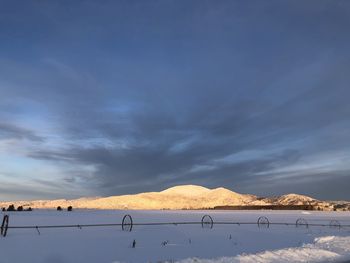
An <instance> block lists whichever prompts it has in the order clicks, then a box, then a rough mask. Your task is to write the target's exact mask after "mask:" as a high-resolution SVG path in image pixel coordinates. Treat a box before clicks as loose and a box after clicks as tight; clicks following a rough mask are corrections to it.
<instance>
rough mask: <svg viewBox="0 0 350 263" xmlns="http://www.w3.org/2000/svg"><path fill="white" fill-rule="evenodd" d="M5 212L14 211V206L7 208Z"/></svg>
mask: <svg viewBox="0 0 350 263" xmlns="http://www.w3.org/2000/svg"><path fill="white" fill-rule="evenodd" d="M7 211H15V206H14V205H9V207H8V208H7Z"/></svg>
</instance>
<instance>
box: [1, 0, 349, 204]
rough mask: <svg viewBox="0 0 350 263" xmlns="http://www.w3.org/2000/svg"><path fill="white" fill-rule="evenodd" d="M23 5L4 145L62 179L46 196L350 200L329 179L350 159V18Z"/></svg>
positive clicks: (6, 98)
mask: <svg viewBox="0 0 350 263" xmlns="http://www.w3.org/2000/svg"><path fill="white" fill-rule="evenodd" d="M14 7H15V6H13V5H11V4H6V5H4V7H3V8H2V10H1V11H0V12H1V13H0V14H4V24H3V25H5V26H1V25H0V32H1V33H2V34H1V35H2V36H3V38H4V41H1V42H0V50H1V52H2V53H1V59H0V91H1V98H0V110H1V111H0V118H1V123H0V139H11V140H14V141H15V142H16V151H14V150H13V149H11V148H10V147H6V151H7V152H6V153H7V157H6V158H9V157H8V156H9V155H10V153H11V154H12V155H15V156H14V157H11V158H14V159H15V158H19V157H20V158H24V159H25V160H28V162H29V163H30V164H32V163H33V162H34V163H35V164H36V165H41V164H44V163H45V164H47V165H49V166H50V167H55V169H56V170H55V171H56V173H59V176H52V175H50V174H47V175H46V176H45V175H42V174H41V176H44V178H38V176H35V175H32V174H30V177H31V180H32V181H33V182H34V181H35V180H44V181H46V182H47V185H48V187H49V185H50V183H53V184H55V185H60V184H64V185H66V186H67V189H79V187H80V190H81V194H83V193H84V194H93V195H95V194H98V195H112V194H122V193H135V192H139V191H150V190H159V189H161V188H165V187H168V186H172V185H175V184H183V183H193V184H203V185H205V186H209V187H216V186H226V187H228V188H232V189H233V190H236V191H245V192H247V191H249V192H251V193H258V194H262V195H269V194H274V193H277V192H278V191H279V192H287V191H288V192H289V191H293V192H298V191H299V190H300V191H302V192H303V193H305V194H311V195H312V194H313V190H310V191H309V192H308V191H307V186H310V189H315V186H314V184H316V183H317V184H318V185H319V186H320V190H319V191H317V193H318V195H319V196H322V193H324V195H325V196H327V197H332V196H337V197H338V196H343V197H344V198H348V192H347V191H343V190H342V191H343V192H342V193H334V194H332V192H331V191H327V190H325V189H326V188H325V187H324V186H325V184H326V183H329V180H328V179H322V180H321V179H320V178H326V177H327V176H329V178H331V177H334V178H335V180H336V181H337V182H339V181H340V178H345V177H346V175H344V174H346V172H347V171H349V169H348V167H344V166H343V165H341V164H340V163H339V162H333V163H332V164H330V165H329V166H328V170H327V171H320V170H317V168H318V167H320V165H319V164H321V163H323V162H325V161H326V160H327V158H330V157H331V156H330V154H333V155H334V156H339V155H340V154H341V153H344V152H347V151H349V147H350V145H349V144H348V143H347V142H348V141H349V139H350V138H349V137H350V135H349V134H350V123H349V116H350V106H349V105H350V104H349V103H348V97H349V96H350V91H349V89H348V83H349V80H350V79H349V74H348V70H347V69H348V68H349V66H350V65H349V58H350V54H349V52H348V45H347V43H349V41H350V36H349V34H346V32H347V29H348V25H349V24H350V20H349V16H348V15H347V13H348V11H349V8H350V7H349V4H347V3H345V2H344V3H341V5H340V4H339V6H338V5H331V6H330V5H329V4H328V2H327V1H321V2H320V3H318V4H317V6H315V5H314V4H310V3H302V4H301V3H298V4H295V3H294V2H292V1H290V2H289V1H287V2H283V3H281V2H279V1H272V2H271V1H270V2H269V3H266V2H265V3H263V2H261V1H256V2H255V3H238V2H232V1H223V2H221V3H220V4H216V5H212V4H210V2H190V3H189V2H187V1H180V2H179V1H170V2H169V1H167V2H159V1H155V2H148V3H144V2H137V1H136V2H134V3H121V2H117V3H115V2H105V3H98V4H97V3H93V2H83V3H82V2H80V3H78V2H77V3H71V4H70V5H69V8H68V7H67V6H66V5H62V4H59V3H34V2H31V1H28V2H26V3H25V7H22V8H14ZM23 10H26V12H23ZM296 17H297V18H298V19H295V18H296ZM23 21H25V23H23ZM32 28H35V30H33V29H32ZM13 32H17V33H16V34H14V33H13ZM24 40H25V42H26V45H25V46H23V41H24ZM23 141H30V143H23ZM6 153H5V155H6ZM325 156H326V157H325ZM0 158H3V159H4V160H5V157H4V156H0ZM6 160H7V159H6ZM22 160H23V159H22ZM303 160H304V161H303ZM305 160H312V164H313V166H312V167H311V168H310V166H309V167H306V164H307V163H305V162H306V161H305ZM21 165H22V166H23V169H22V170H21V172H18V174H16V176H17V177H21V176H25V174H24V172H23V170H24V171H31V170H30V169H29V168H28V169H26V168H27V166H28V167H29V164H27V163H26V162H22V164H21ZM303 165H304V166H303ZM8 169H10V168H8ZM310 169H311V170H312V171H311V172H310ZM291 170H293V173H292V172H291ZM316 171H317V172H316ZM0 172H3V173H5V172H9V171H7V170H6V171H5V168H2V170H1V169H0ZM28 173H29V172H28ZM8 178H10V177H9V176H8ZM300 178H305V180H304V181H303V183H305V186H303V185H302V183H299V182H301V181H300V180H301V179H300ZM344 180H345V179H344ZM44 181H43V182H44ZM271 181H274V185H276V188H278V191H277V190H273V189H272V188H271V187H269V184H270V183H271ZM290 181H292V182H293V183H291V184H288V182H290ZM294 182H295V183H294ZM41 185H45V183H43V184H41ZM19 187H20V186H19ZM14 189H17V188H14ZM47 189H48V188H47ZM341 189H343V188H341ZM16 191H17V190H16ZM45 191H46V190H45ZM71 194H72V193H71V192H69V193H68V190H67V191H66V192H64V191H63V192H62V196H63V197H64V195H71ZM33 195H35V194H34V193H33ZM37 195H38V196H40V191H38V192H37ZM43 195H45V196H47V195H46V192H45V193H43ZM55 196H56V195H55Z"/></svg>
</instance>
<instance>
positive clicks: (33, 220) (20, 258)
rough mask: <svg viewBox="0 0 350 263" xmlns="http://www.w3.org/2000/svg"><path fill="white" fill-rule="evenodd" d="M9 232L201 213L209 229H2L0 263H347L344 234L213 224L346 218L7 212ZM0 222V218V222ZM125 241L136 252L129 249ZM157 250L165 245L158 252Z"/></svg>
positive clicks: (349, 245) (344, 217)
mask: <svg viewBox="0 0 350 263" xmlns="http://www.w3.org/2000/svg"><path fill="white" fill-rule="evenodd" d="M7 214H9V215H10V224H9V225H10V226H24V225H33V226H35V225H65V224H73V225H78V224H80V225H83V224H100V223H121V221H122V218H123V216H124V215H125V214H130V215H131V216H132V217H133V220H134V223H136V224H137V223H145V222H189V221H191V222H193V221H196V222H200V221H201V218H202V216H203V215H205V214H209V215H211V217H212V218H213V220H214V227H213V228H212V229H203V228H202V227H201V225H199V224H198V225H161V226H140V225H135V226H134V228H133V230H132V231H131V232H123V231H122V230H121V227H120V226H113V227H89V228H84V227H83V228H82V229H80V228H78V227H77V228H54V229H40V235H39V234H38V232H37V230H36V229H9V230H8V235H7V236H6V237H1V238H0V263H17V262H33V263H34V262H35V263H42V262H50V263H66V262H71V263H73V262H74V263H76V262H83V263H90V262H91V263H92V262H98V263H104V262H109V263H112V262H161V261H180V262H182V263H185V262H186V263H188V262H288V260H289V262H319V261H320V262H322V261H328V262H329V261H338V262H342V261H345V260H349V259H350V228H349V227H347V228H341V229H338V228H329V227H316V226H312V227H309V228H306V227H298V228H296V227H295V226H285V225H270V227H269V228H265V227H263V228H258V226H257V225H221V224H215V222H230V221H231V222H233V221H234V222H237V221H238V222H256V220H257V219H258V217H259V216H266V217H268V219H269V220H270V222H272V223H273V222H288V223H294V222H295V221H296V220H297V219H298V218H300V217H302V218H305V219H306V220H307V221H308V223H317V224H329V222H330V221H331V220H337V221H339V222H340V223H341V224H342V225H350V213H349V212H305V211H209V210H208V211H136V210H134V211H120V210H119V211H110V210H108V211H106V210H99V211H96V210H90V211H89V210H80V211H78V210H75V211H73V212H65V211H63V212H57V211H48V210H41V211H40V210H36V211H33V212H12V213H8V212H7ZM1 218H2V215H1ZM133 240H135V241H136V247H135V248H132V242H133ZM162 243H165V245H163V244H162Z"/></svg>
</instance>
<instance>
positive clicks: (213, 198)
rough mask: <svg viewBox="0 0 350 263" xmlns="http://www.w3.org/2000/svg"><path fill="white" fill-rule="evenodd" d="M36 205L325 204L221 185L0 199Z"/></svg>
mask: <svg viewBox="0 0 350 263" xmlns="http://www.w3.org/2000/svg"><path fill="white" fill-rule="evenodd" d="M12 203H13V204H15V206H19V205H21V206H27V207H29V206H30V207H32V208H56V207H58V206H61V207H67V206H73V207H74V208H88V209H205V208H214V207H220V206H247V205H249V206H264V205H318V204H323V207H325V206H326V205H325V204H324V202H320V201H318V200H316V199H313V198H311V197H308V196H303V195H297V194H288V195H283V196H280V197H275V198H258V197H257V196H254V195H249V194H239V193H236V192H233V191H231V190H228V189H226V188H223V187H220V188H215V189H209V188H205V187H202V186H198V185H181V186H175V187H171V188H168V189H166V190H163V191H161V192H148V193H140V194H134V195H121V196H110V197H96V198H91V197H90V198H79V199H74V200H65V199H59V200H36V201H17V202H3V203H1V202H0V206H1V207H7V206H8V205H9V204H12Z"/></svg>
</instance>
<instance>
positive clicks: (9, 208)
mask: <svg viewBox="0 0 350 263" xmlns="http://www.w3.org/2000/svg"><path fill="white" fill-rule="evenodd" d="M2 211H3V212H5V211H19V212H22V211H33V209H32V208H31V207H28V208H23V206H21V205H20V206H18V207H17V209H16V207H15V206H14V205H9V206H8V208H7V209H6V208H5V207H3V208H2Z"/></svg>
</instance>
